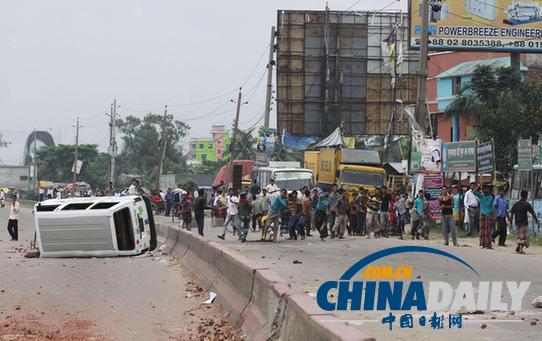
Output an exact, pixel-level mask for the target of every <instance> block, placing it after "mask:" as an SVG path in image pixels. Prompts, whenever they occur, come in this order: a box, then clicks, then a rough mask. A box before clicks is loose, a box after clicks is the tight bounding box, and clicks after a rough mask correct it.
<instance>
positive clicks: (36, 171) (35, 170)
mask: <svg viewBox="0 0 542 341" xmlns="http://www.w3.org/2000/svg"><path fill="white" fill-rule="evenodd" d="M36 151H37V148H36V129H34V157H33V158H32V164H33V165H34V167H33V175H32V179H33V181H34V190H37V189H38V162H37V160H36Z"/></svg>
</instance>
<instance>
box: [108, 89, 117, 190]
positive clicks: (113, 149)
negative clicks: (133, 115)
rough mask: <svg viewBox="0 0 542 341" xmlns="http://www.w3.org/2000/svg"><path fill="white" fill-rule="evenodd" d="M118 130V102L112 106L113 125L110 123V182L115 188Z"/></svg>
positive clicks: (115, 101)
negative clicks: (116, 138) (116, 136)
mask: <svg viewBox="0 0 542 341" xmlns="http://www.w3.org/2000/svg"><path fill="white" fill-rule="evenodd" d="M116 130H117V100H116V99H115V100H113V104H112V105H111V123H109V181H110V182H112V183H113V186H115V156H116V154H117V142H116V140H115V135H116Z"/></svg>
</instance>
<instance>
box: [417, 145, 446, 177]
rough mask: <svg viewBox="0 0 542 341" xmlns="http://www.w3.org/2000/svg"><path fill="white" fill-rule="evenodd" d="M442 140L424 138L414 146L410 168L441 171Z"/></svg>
mask: <svg viewBox="0 0 542 341" xmlns="http://www.w3.org/2000/svg"><path fill="white" fill-rule="evenodd" d="M441 148H442V140H432V139H423V140H422V141H421V143H420V144H419V145H418V146H414V145H413V146H412V153H411V164H410V170H411V171H412V172H418V171H440V166H441V162H442V157H441Z"/></svg>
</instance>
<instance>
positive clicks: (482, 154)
mask: <svg viewBox="0 0 542 341" xmlns="http://www.w3.org/2000/svg"><path fill="white" fill-rule="evenodd" d="M493 159H494V158H493V142H484V143H480V144H479V145H478V146H476V165H477V167H478V173H482V174H489V173H492V172H493V170H494V165H493Z"/></svg>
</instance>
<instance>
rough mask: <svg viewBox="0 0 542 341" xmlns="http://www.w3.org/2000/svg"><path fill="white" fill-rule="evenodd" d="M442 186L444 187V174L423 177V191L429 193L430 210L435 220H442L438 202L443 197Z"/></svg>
mask: <svg viewBox="0 0 542 341" xmlns="http://www.w3.org/2000/svg"><path fill="white" fill-rule="evenodd" d="M442 185H444V182H443V178H442V174H424V175H423V189H424V190H425V191H426V192H427V193H429V196H430V198H429V210H430V211H431V217H432V218H433V219H440V217H441V216H442V210H441V208H440V202H439V200H438V199H439V198H440V197H441V196H442Z"/></svg>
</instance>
